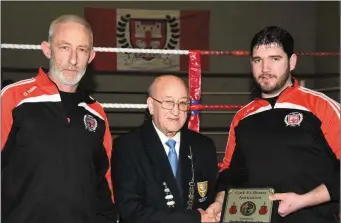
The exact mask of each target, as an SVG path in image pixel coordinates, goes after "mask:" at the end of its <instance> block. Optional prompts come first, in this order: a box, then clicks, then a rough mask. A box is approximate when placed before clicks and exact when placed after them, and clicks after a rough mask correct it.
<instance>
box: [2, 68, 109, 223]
mask: <svg viewBox="0 0 341 223" xmlns="http://www.w3.org/2000/svg"><path fill="white" fill-rule="evenodd" d="M72 100H73V101H71V102H67V101H63V100H62V98H61V94H60V92H59V90H58V88H57V87H56V85H55V84H54V83H53V82H52V81H51V80H50V79H49V78H48V76H47V74H46V70H44V69H43V68H40V69H39V73H38V75H37V76H36V77H34V78H32V79H28V80H23V81H19V82H17V83H14V84H12V85H9V86H7V87H5V88H4V89H3V90H2V92H1V101H2V105H1V127H2V132H1V149H2V151H1V174H2V179H1V190H2V191H1V197H2V200H1V208H2V222H4V223H69V222H70V223H99V222H101V223H102V222H110V223H113V222H115V219H114V218H115V213H114V208H113V202H112V200H113V197H112V192H111V191H110V189H111V188H112V187H111V182H110V181H108V180H110V169H109V161H110V160H109V156H110V154H111V145H112V140H111V135H110V131H109V126H108V122H107V118H106V115H105V113H104V110H103V108H102V107H101V105H100V104H99V103H97V102H96V101H94V100H93V99H92V98H90V97H89V96H88V95H86V94H85V93H82V92H81V91H78V92H77V93H76V97H74V98H73V99H72ZM66 108H68V109H66Z"/></svg>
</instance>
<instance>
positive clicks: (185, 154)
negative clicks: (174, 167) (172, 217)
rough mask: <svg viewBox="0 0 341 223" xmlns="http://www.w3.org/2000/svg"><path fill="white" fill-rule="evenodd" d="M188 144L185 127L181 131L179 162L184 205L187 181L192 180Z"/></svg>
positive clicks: (186, 198)
mask: <svg viewBox="0 0 341 223" xmlns="http://www.w3.org/2000/svg"><path fill="white" fill-rule="evenodd" d="M189 147H190V144H189V139H188V136H187V132H186V130H185V129H183V130H182V131H181V139H180V152H179V153H180V154H179V162H180V165H181V182H182V195H183V201H184V205H185V207H187V201H188V190H189V183H190V181H191V180H192V162H191V160H192V159H193V157H192V156H191V153H190V148H189Z"/></svg>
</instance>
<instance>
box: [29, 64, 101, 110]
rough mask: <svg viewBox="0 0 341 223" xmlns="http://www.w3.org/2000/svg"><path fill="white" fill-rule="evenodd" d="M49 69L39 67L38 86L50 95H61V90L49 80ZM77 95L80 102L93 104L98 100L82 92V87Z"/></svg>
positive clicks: (78, 89)
mask: <svg viewBox="0 0 341 223" xmlns="http://www.w3.org/2000/svg"><path fill="white" fill-rule="evenodd" d="M48 71H49V70H48V69H46V68H44V67H39V71H38V74H37V76H36V77H35V79H36V82H37V84H38V85H40V86H41V87H43V88H44V90H46V91H47V92H48V93H50V94H59V89H58V87H57V85H56V84H55V83H54V82H53V81H52V80H51V79H50V78H49V76H48ZM76 94H78V95H79V97H80V100H81V101H83V102H85V103H87V104H92V103H95V102H96V100H95V99H93V98H92V97H90V95H89V94H88V93H87V92H86V91H84V90H82V89H81V88H80V87H78V88H77V91H76Z"/></svg>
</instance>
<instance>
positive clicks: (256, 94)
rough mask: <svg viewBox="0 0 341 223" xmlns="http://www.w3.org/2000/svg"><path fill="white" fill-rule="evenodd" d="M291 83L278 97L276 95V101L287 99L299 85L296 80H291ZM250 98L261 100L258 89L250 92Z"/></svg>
mask: <svg viewBox="0 0 341 223" xmlns="http://www.w3.org/2000/svg"><path fill="white" fill-rule="evenodd" d="M291 81H292V83H293V84H292V85H291V86H289V87H287V88H285V89H284V90H283V91H282V92H281V93H280V94H279V95H278V99H280V100H283V99H287V98H289V97H290V96H291V95H292V94H293V93H294V92H295V91H296V90H297V89H298V88H299V87H300V84H299V82H298V80H297V79H296V78H293V77H292V78H291ZM251 96H252V98H253V99H255V100H262V99H263V98H262V94H261V90H260V89H259V88H258V87H255V88H254V89H253V90H252V92H251Z"/></svg>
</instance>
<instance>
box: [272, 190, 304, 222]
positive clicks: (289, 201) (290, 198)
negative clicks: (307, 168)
mask: <svg viewBox="0 0 341 223" xmlns="http://www.w3.org/2000/svg"><path fill="white" fill-rule="evenodd" d="M270 200H272V201H276V200H278V201H279V206H278V214H279V215H280V216H282V217H285V216H287V215H289V214H291V213H294V212H296V211H298V210H300V209H301V208H303V207H304V200H303V197H302V195H298V194H295V193H282V194H279V193H278V194H274V195H272V196H270Z"/></svg>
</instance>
